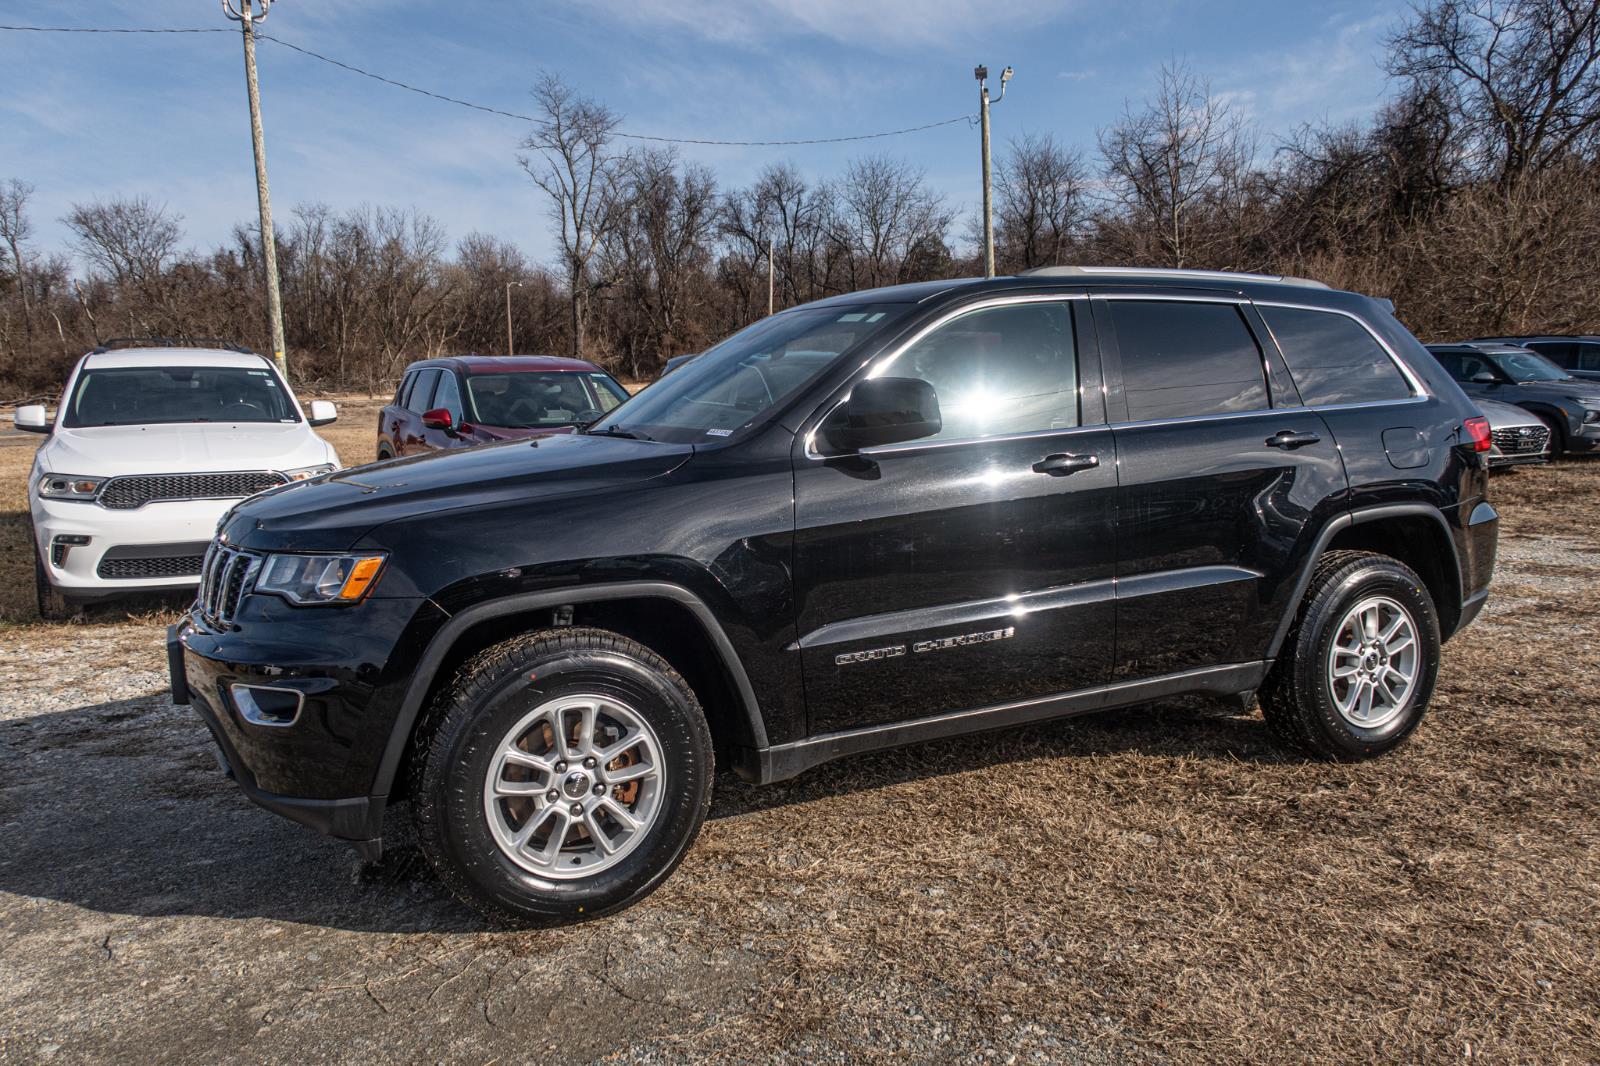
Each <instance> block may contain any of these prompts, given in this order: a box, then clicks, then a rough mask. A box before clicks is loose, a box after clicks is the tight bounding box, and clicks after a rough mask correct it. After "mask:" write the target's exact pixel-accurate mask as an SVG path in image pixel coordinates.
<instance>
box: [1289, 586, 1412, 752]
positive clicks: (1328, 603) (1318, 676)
mask: <svg viewBox="0 0 1600 1066" xmlns="http://www.w3.org/2000/svg"><path fill="white" fill-rule="evenodd" d="M1369 596H1387V597H1389V598H1390V599H1393V600H1395V601H1396V602H1397V603H1399V604H1400V605H1401V606H1403V607H1404V608H1405V609H1406V611H1407V612H1408V613H1409V614H1410V615H1411V621H1412V624H1413V626H1414V628H1415V630H1416V634H1417V644H1418V674H1417V678H1416V683H1415V685H1414V686H1413V688H1412V691H1411V694H1410V696H1409V697H1408V699H1407V704H1406V707H1405V709H1404V711H1402V712H1401V714H1399V715H1398V716H1397V717H1396V718H1394V719H1393V720H1392V721H1389V722H1386V723H1384V724H1383V725H1382V726H1379V727H1378V728H1376V729H1363V728H1361V727H1360V726H1357V725H1354V724H1352V723H1351V722H1349V721H1347V720H1346V719H1345V717H1344V716H1343V715H1342V714H1340V713H1339V709H1338V707H1337V706H1335V704H1334V700H1333V692H1332V689H1331V686H1330V685H1329V683H1328V679H1327V664H1328V653H1329V651H1330V649H1331V647H1332V645H1333V642H1334V640H1335V639H1336V638H1337V636H1338V631H1337V628H1336V627H1337V626H1338V624H1339V622H1340V621H1341V620H1342V619H1343V618H1344V616H1345V613H1346V612H1347V611H1349V610H1350V608H1352V607H1354V606H1355V605H1356V603H1357V602H1359V601H1361V600H1363V599H1366V598H1367V597H1369ZM1298 652H1299V654H1300V655H1301V656H1302V657H1303V658H1302V669H1301V670H1300V676H1299V681H1300V688H1301V691H1300V692H1299V693H1298V694H1297V695H1298V696H1299V698H1300V699H1301V700H1302V701H1304V703H1303V705H1304V706H1307V707H1309V708H1311V709H1313V712H1314V713H1313V715H1312V719H1313V721H1314V722H1315V724H1316V726H1317V727H1318V729H1319V731H1320V732H1322V733H1323V734H1324V737H1325V738H1326V740H1327V741H1328V743H1329V744H1330V745H1332V747H1333V748H1334V750H1335V751H1336V752H1337V753H1338V754H1339V755H1340V756H1341V757H1344V758H1350V759H1359V758H1366V757H1368V756H1371V755H1376V754H1379V753H1381V752H1384V751H1387V750H1389V749H1390V748H1393V747H1394V746H1396V745H1397V744H1399V743H1400V742H1401V741H1403V740H1404V739H1405V738H1406V737H1407V736H1408V735H1409V734H1410V733H1411V731H1412V730H1414V729H1415V728H1416V727H1417V724H1418V723H1419V722H1420V721H1421V720H1422V716H1423V713H1424V712H1425V711H1426V710H1427V706H1428V702H1429V700H1430V699H1431V698H1432V696H1433V687H1434V683H1435V681H1436V679H1437V677H1438V671H1439V653H1440V639H1439V619H1438V615H1437V613H1436V612H1435V610H1434V605H1433V599H1432V597H1431V596H1429V594H1428V591H1427V589H1426V588H1424V587H1423V586H1422V583H1421V582H1420V581H1419V580H1417V578H1416V576H1415V575H1414V574H1412V573H1411V572H1410V571H1409V570H1408V569H1406V568H1404V567H1401V566H1398V565H1396V564H1393V563H1386V562H1380V561H1375V560H1365V561H1362V562H1360V563H1356V564H1353V565H1352V566H1351V568H1350V569H1349V570H1348V571H1347V572H1345V573H1343V574H1340V575H1338V576H1337V577H1336V578H1335V579H1334V580H1333V581H1332V582H1331V583H1330V584H1329V585H1328V586H1327V587H1326V588H1325V589H1324V590H1323V594H1322V595H1321V596H1319V597H1318V598H1317V602H1316V604H1315V605H1314V606H1313V609H1312V612H1311V616H1310V617H1308V618H1307V619H1306V624H1305V625H1304V626H1303V627H1302V629H1301V640H1300V647H1299V649H1298Z"/></svg>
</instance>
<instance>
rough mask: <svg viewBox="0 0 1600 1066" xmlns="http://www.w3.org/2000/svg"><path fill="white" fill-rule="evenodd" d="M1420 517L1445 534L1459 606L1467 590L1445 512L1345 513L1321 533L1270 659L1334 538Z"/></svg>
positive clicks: (1400, 508) (1391, 509) (1383, 509)
mask: <svg viewBox="0 0 1600 1066" xmlns="http://www.w3.org/2000/svg"><path fill="white" fill-rule="evenodd" d="M1419 515H1420V516H1422V517H1424V518H1428V519H1431V520H1432V521H1433V522H1435V523H1437V524H1438V526H1439V531H1440V532H1441V533H1443V534H1444V542H1445V543H1446V544H1448V545H1449V546H1450V573H1451V574H1452V575H1454V576H1453V580H1454V581H1455V583H1456V602H1457V604H1460V603H1461V602H1462V598H1463V596H1464V595H1465V590H1464V589H1463V588H1462V587H1461V555H1460V552H1458V551H1457V550H1456V540H1455V538H1454V537H1452V536H1451V535H1450V523H1448V522H1446V521H1445V518H1444V514H1443V512H1441V511H1440V510H1439V509H1438V508H1437V507H1434V506H1432V505H1430V504H1426V503H1389V504H1375V505H1373V506H1371V507H1362V508H1359V509H1357V510H1354V511H1346V512H1344V513H1343V514H1339V515H1336V516H1334V517H1333V518H1332V519H1330V520H1329V521H1328V523H1327V524H1326V525H1324V526H1323V527H1322V529H1321V531H1320V532H1318V534H1317V539H1316V541H1315V543H1313V544H1312V546H1311V551H1310V553H1309V554H1308V555H1307V556H1306V562H1305V565H1304V566H1303V567H1302V568H1301V570H1300V576H1299V577H1298V578H1297V579H1296V580H1295V585H1294V596H1293V598H1291V599H1290V600H1289V608H1288V610H1286V611H1284V612H1283V617H1282V618H1281V619H1279V621H1278V629H1277V631H1276V632H1275V633H1273V635H1272V643H1271V644H1270V645H1268V647H1267V658H1268V659H1276V658H1277V657H1278V652H1279V650H1280V649H1281V648H1282V647H1283V641H1284V638H1286V637H1287V636H1288V635H1289V627H1290V626H1292V625H1294V620H1295V618H1296V616H1298V615H1299V613H1300V602H1301V601H1302V600H1304V599H1305V595H1306V588H1307V587H1308V586H1310V584H1311V575H1312V573H1313V572H1314V571H1315V570H1316V568H1317V561H1318V560H1319V559H1321V558H1322V553H1323V552H1325V551H1326V550H1327V548H1328V544H1329V542H1330V541H1332V540H1333V538H1334V537H1335V536H1337V535H1338V534H1339V533H1341V532H1343V531H1344V530H1346V529H1349V528H1350V527H1351V526H1358V525H1363V524H1365V523H1367V522H1379V521H1382V520H1383V519H1386V518H1414V517H1417V516H1419Z"/></svg>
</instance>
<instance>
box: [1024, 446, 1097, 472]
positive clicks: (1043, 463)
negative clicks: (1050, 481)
mask: <svg viewBox="0 0 1600 1066" xmlns="http://www.w3.org/2000/svg"><path fill="white" fill-rule="evenodd" d="M1099 465H1100V457H1099V456H1098V455H1070V454H1068V453H1066V452H1057V453H1056V454H1055V455H1047V456H1045V457H1044V458H1043V459H1040V460H1039V461H1038V462H1037V463H1034V464H1033V472H1034V473H1035V474H1049V475H1050V476H1051V477H1066V476H1067V475H1068V474H1076V473H1077V472H1078V471H1080V470H1093V469H1094V468H1095V467H1097V466H1099Z"/></svg>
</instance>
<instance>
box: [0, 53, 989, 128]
mask: <svg viewBox="0 0 1600 1066" xmlns="http://www.w3.org/2000/svg"><path fill="white" fill-rule="evenodd" d="M0 30H12V31H18V32H24V33H231V32H233V31H232V30H228V29H220V28H210V27H208V28H199V29H178V28H158V29H103V28H98V27H87V26H5V25H0ZM256 37H257V39H259V40H263V41H271V42H272V43H273V44H276V45H281V46H282V47H284V48H287V49H289V50H290V51H293V52H299V53H300V54H301V55H303V56H308V57H309V58H311V59H315V60H318V61H320V62H323V63H327V64H329V65H330V66H335V67H338V68H340V69H341V70H347V71H349V72H350V73H352V74H359V75H360V76H361V77H363V78H370V79H372V80H373V81H378V82H382V83H383V84H385V85H390V86H393V87H394V88H396V89H404V90H405V91H406V92H411V93H416V94H418V95H419V96H426V97H429V98H430V99H433V100H438V101H441V102H442V103H446V104H455V105H456V106H457V107H466V108H471V109H472V110H474V111H482V112H484V113H485V114H489V115H499V116H500V117H502V118H510V119H516V120H517V121H518V122H538V121H539V119H538V118H536V117H534V116H532V115H521V114H518V113H517V112H515V111H503V110H501V109H500V108H498V107H489V106H488V105H486V104H475V103H473V102H472V101H470V100H461V99H458V98H457V97H454V96H446V95H444V94H443V93H436V92H433V91H431V90H429V89H423V88H420V87H419V86H416V85H409V84H407V83H406V82H403V81H397V80H395V79H394V78H390V77H386V76H384V75H382V74H375V73H373V72H372V71H370V70H363V69H362V68H361V67H357V66H353V65H351V64H349V63H345V62H343V61H341V60H338V59H334V58H333V57H332V56H326V55H323V54H322V53H321V52H314V51H312V50H311V49H309V48H303V47H301V46H300V45H298V44H291V43H289V42H288V41H285V40H284V39H283V38H281V37H274V36H272V35H271V34H267V33H261V32H257V33H256ZM972 121H973V117H972V116H971V115H956V116H955V117H954V118H946V119H940V120H939V121H938V122H927V123H924V124H923V125H920V126H906V127H905V128H903V129H898V130H882V131H880V132H878V133H857V134H853V135H851V136H847V137H809V138H802V139H796V140H787V141H725V140H715V139H712V138H708V137H661V136H657V135H655V134H649V133H626V132H623V131H621V130H618V131H616V132H615V134H614V136H617V137H621V138H624V139H626V140H630V141H656V142H658V143H662V144H701V145H717V146H723V147H735V148H766V147H783V146H787V145H801V144H842V143H845V142H847V141H872V140H877V139H879V138H882V137H899V136H903V135H904V134H907V133H921V132H922V131H923V130H931V129H937V128H938V127H940V126H951V125H954V124H955V123H957V122H966V123H969V124H970V123H971V122H972Z"/></svg>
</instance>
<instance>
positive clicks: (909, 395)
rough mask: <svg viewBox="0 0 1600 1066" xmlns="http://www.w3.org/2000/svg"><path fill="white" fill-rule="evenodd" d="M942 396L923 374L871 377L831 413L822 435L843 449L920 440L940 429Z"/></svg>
mask: <svg viewBox="0 0 1600 1066" xmlns="http://www.w3.org/2000/svg"><path fill="white" fill-rule="evenodd" d="M943 425H944V423H943V421H942V420H941V419H940V417H939V396H938V394H937V393H936V392H935V391H934V388H933V386H932V385H930V384H928V383H927V382H926V381H923V380H922V379H921V378H868V379H867V380H865V381H861V382H858V383H857V384H856V387H855V388H853V389H851V390H850V399H848V400H846V401H845V402H844V405H843V406H841V407H840V408H839V409H838V410H836V411H834V413H833V414H832V415H830V416H829V417H828V421H827V423H826V424H825V425H824V426H823V433H822V435H823V438H824V439H825V440H826V441H827V442H828V444H829V445H830V446H831V447H833V448H834V449H837V450H839V451H843V452H857V451H860V450H861V449H863V448H875V447H877V446H879V445H883V444H899V443H901V442H902V441H908V440H919V439H921V438H922V437H931V436H933V435H934V434H935V433H938V432H939V430H940V428H942V426H943Z"/></svg>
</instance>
